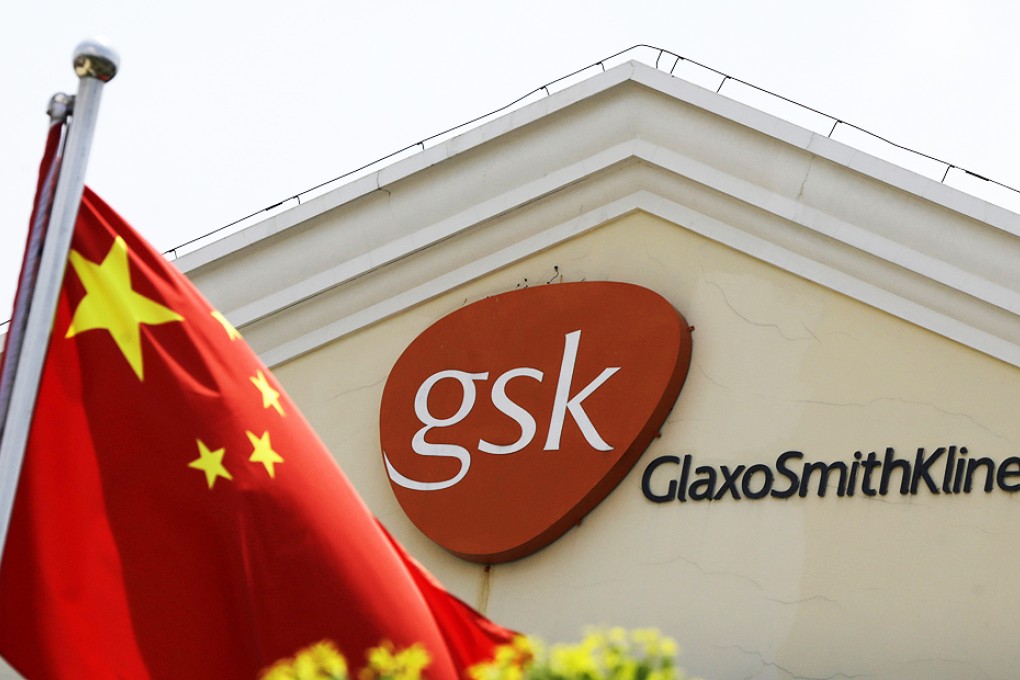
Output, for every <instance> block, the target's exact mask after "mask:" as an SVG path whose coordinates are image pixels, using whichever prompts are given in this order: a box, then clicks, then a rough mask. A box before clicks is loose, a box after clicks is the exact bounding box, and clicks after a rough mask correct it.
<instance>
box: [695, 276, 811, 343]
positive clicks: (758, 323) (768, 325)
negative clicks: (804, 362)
mask: <svg viewBox="0 0 1020 680" xmlns="http://www.w3.org/2000/svg"><path fill="white" fill-rule="evenodd" d="M705 283H707V284H708V285H710V286H712V287H714V288H716V289H717V290H718V291H719V295H721V296H722V299H723V302H725V303H726V306H727V307H729V308H730V311H731V312H733V313H734V314H735V315H737V317H739V318H740V319H742V320H743V321H745V322H746V323H748V324H750V325H751V326H756V327H758V328H772V329H774V330H775V331H776V333H778V334H779V336H780V337H781V338H783V339H784V340H787V341H789V342H797V341H811V340H814V341H815V342H818V343H820V342H821V341H820V340H819V339H818V336H817V335H815V334H814V333H812V332H811V330H810V329H809V328H808V327H807V326H806V325H805V324H804V322H803V321H801V322H800V325H801V326H803V327H804V330H806V331H807V332H808V335H809V336H810V337H791V336H789V335H787V334H786V333H784V332H783V329H782V328H781V327H780V326H779V324H774V323H766V322H763V321H755V320H753V319H751V318H749V317H747V316H746V315H745V314H742V313H741V312H740V311H738V310H737V308H736V307H734V306H733V303H731V302H730V300H729V298H728V297H727V296H726V291H725V290H723V287H722V286H721V285H719V284H718V283H716V282H715V281H710V280H708V279H706V280H705Z"/></svg>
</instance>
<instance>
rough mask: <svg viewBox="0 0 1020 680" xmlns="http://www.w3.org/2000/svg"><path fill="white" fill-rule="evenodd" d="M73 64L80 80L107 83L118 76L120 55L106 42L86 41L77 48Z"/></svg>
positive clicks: (99, 40) (97, 40)
mask: <svg viewBox="0 0 1020 680" xmlns="http://www.w3.org/2000/svg"><path fill="white" fill-rule="evenodd" d="M73 63H74V72H75V73H76V74H78V77H79V78H96V79H97V80H100V81H102V82H104V83H106V82H109V81H111V80H113V77H114V76H115V75H117V68H118V67H119V66H120V55H118V54H117V52H116V50H114V49H113V48H112V47H110V46H109V45H108V44H107V43H106V41H105V40H102V39H93V40H86V41H84V42H82V43H81V44H80V45H78V47H76V48H75V50H74V62H73Z"/></svg>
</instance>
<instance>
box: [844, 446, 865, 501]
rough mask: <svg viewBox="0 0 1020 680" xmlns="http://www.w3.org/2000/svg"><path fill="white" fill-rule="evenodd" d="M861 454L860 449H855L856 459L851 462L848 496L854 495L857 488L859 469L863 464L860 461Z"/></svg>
mask: <svg viewBox="0 0 1020 680" xmlns="http://www.w3.org/2000/svg"><path fill="white" fill-rule="evenodd" d="M861 455H862V454H861V452H860V451H854V458H855V459H856V460H854V462H853V463H851V464H850V481H848V482H847V483H846V495H847V496H853V495H854V491H855V490H856V489H857V469H858V468H860V466H861V464H860V462H859V461H860V460H861Z"/></svg>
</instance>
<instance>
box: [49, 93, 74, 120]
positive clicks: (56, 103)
mask: <svg viewBox="0 0 1020 680" xmlns="http://www.w3.org/2000/svg"><path fill="white" fill-rule="evenodd" d="M73 108H74V97H72V96H71V95H69V94H64V93H63V92H58V93H56V94H55V95H53V96H52V97H50V105H49V106H48V107H47V108H46V113H48V114H49V116H50V120H51V121H54V122H56V121H63V120H64V119H66V118H67V117H68V116H69V115H70V114H71V110H72V109H73Z"/></svg>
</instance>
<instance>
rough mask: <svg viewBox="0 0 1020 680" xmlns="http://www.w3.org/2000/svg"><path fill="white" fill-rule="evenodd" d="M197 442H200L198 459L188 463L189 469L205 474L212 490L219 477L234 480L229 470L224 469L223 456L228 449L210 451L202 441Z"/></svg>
mask: <svg viewBox="0 0 1020 680" xmlns="http://www.w3.org/2000/svg"><path fill="white" fill-rule="evenodd" d="M195 441H197V442H198V458H196V459H195V460H193V461H191V462H190V463H188V467H189V468H195V469H196V470H201V471H202V472H204V473H205V481H206V482H208V483H209V488H210V489H211V488H213V484H215V483H216V478H217V477H225V478H227V479H231V480H232V479H233V477H231V476H230V473H229V472H227V468H225V467H223V454H224V453H225V452H226V449H216V450H215V451H210V450H209V447H208V446H206V445H205V442H203V441H202V440H201V439H196V440H195Z"/></svg>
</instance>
